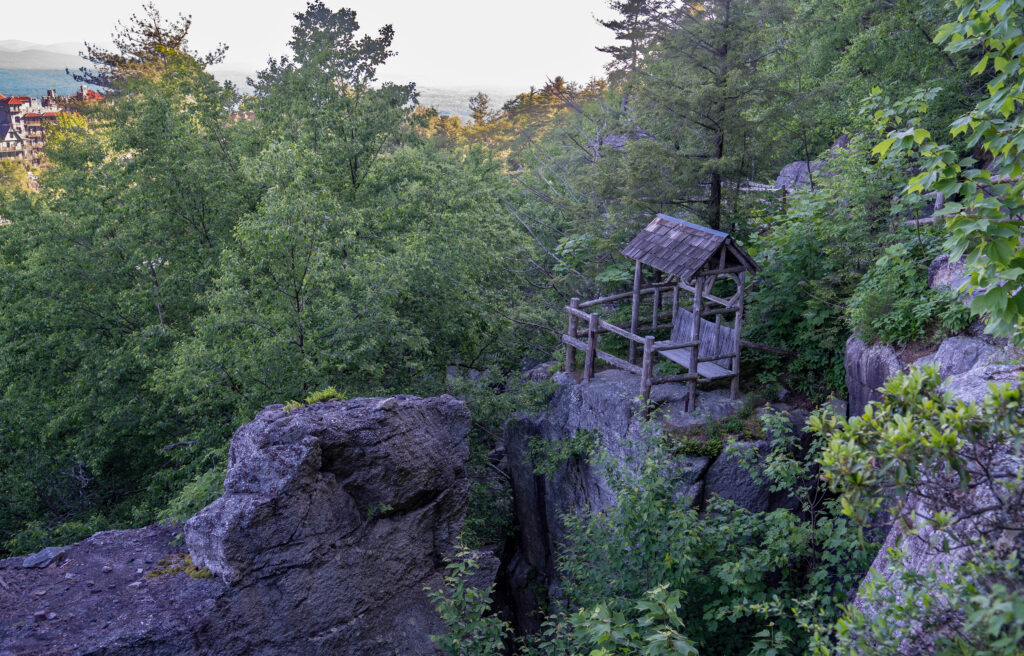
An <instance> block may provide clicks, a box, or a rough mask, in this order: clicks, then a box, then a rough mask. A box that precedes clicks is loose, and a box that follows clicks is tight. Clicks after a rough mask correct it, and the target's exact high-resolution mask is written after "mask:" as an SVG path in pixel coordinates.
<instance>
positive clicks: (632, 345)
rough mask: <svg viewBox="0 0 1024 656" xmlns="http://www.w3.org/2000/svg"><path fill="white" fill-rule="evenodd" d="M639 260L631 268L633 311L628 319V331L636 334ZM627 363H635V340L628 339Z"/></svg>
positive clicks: (638, 307) (638, 316) (638, 298)
mask: <svg viewBox="0 0 1024 656" xmlns="http://www.w3.org/2000/svg"><path fill="white" fill-rule="evenodd" d="M640 266H641V265H640V260H637V261H636V268H635V269H634V270H633V312H632V315H631V318H630V321H629V332H631V333H633V334H634V335H636V334H637V332H636V331H637V328H638V326H639V322H640ZM629 363H630V364H636V342H634V341H633V340H629Z"/></svg>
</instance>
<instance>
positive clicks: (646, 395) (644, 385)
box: [640, 335, 654, 404]
mask: <svg viewBox="0 0 1024 656" xmlns="http://www.w3.org/2000/svg"><path fill="white" fill-rule="evenodd" d="M653 382H654V335H648V336H647V337H645V338H644V364H643V368H642V369H641V370H640V396H641V397H643V400H644V404H646V403H647V400H648V399H650V398H651V384H652V383H653Z"/></svg>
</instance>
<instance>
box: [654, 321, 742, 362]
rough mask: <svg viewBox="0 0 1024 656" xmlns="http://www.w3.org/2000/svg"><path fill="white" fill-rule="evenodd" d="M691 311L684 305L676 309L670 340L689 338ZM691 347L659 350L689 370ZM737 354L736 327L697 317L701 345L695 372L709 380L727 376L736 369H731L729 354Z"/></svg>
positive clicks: (680, 341) (675, 341)
mask: <svg viewBox="0 0 1024 656" xmlns="http://www.w3.org/2000/svg"><path fill="white" fill-rule="evenodd" d="M692 335H693V312H691V311H690V310H688V309H687V308H679V310H678V311H677V312H676V317H675V321H674V322H673V325H672V336H671V338H670V339H669V342H670V343H685V342H688V341H690V340H692ZM690 348H692V347H680V348H678V349H673V348H671V345H669V348H668V349H664V350H663V348H659V349H658V351H659V352H660V353H661V354H662V355H663V356H665V357H666V358H668V359H669V360H671V361H672V362H675V363H676V364H678V365H681V366H683V367H685V368H686V370H687V371H689V370H690V362H691V357H690V356H691V353H690ZM735 353H736V330H735V329H733V328H730V327H729V326H725V325H722V324H716V323H715V322H713V321H708V320H707V319H701V320H700V346H699V347H698V349H697V358H698V360H703V362H698V363H697V373H698V374H700V375H701V376H702V377H704V378H707V379H708V380H716V379H719V378H729V377H730V376H734V375H735V373H736V372H734V371H732V356H733V355H734V354H735Z"/></svg>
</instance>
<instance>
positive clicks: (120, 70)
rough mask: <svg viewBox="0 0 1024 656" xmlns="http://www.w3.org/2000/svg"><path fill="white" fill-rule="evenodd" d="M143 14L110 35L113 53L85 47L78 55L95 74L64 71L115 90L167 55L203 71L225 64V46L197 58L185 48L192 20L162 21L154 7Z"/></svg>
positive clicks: (87, 70)
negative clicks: (187, 59)
mask: <svg viewBox="0 0 1024 656" xmlns="http://www.w3.org/2000/svg"><path fill="white" fill-rule="evenodd" d="M142 9H143V14H142V15H141V16H140V15H138V14H132V16H131V18H130V19H128V23H127V24H124V23H121V22H119V23H118V25H117V30H116V31H115V32H114V33H113V34H112V35H111V37H112V39H113V42H114V49H113V50H107V49H105V48H101V47H99V46H97V45H95V44H89V43H86V44H85V51H84V52H81V53H79V55H80V56H81V57H82V59H85V60H88V61H89V62H90V63H91V64H92V65H93V66H95V70H93V69H90V68H87V67H84V66H83V67H82V68H80V69H78V72H77V73H71V71H67V72H68V74H70V75H71V76H72V77H74V79H75V80H76V81H77V82H82V83H85V84H91V85H94V86H98V87H103V88H105V89H108V90H116V89H117V88H119V87H121V86H123V84H124V82H125V80H126V79H127V78H128V77H129V76H131V75H138V74H140V73H142V72H144V71H146V70H147V69H149V68H150V67H152V65H153V64H156V63H160V62H165V61H166V59H167V56H168V55H169V54H170V53H174V52H176V53H181V54H183V55H187V56H189V57H191V58H193V59H195V60H196V61H197V62H199V64H200V65H201V67H202V68H206V67H208V66H211V65H213V64H219V63H220V62H221V61H223V60H224V54H225V53H226V52H227V46H224V45H220V46H218V47H217V49H216V50H214V51H213V52H211V53H208V54H206V55H200V54H199V53H197V52H195V51H193V50H192V49H190V48H189V46H188V32H189V29H191V27H192V17H191V16H185V15H181V14H179V15H178V18H177V20H173V21H170V20H165V19H164V18H163V17H162V16H161V15H160V11H159V10H158V9H157V8H156V5H155V4H153V3H152V2H148V3H146V4H144V5H143V6H142Z"/></svg>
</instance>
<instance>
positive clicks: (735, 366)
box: [729, 273, 746, 400]
mask: <svg viewBox="0 0 1024 656" xmlns="http://www.w3.org/2000/svg"><path fill="white" fill-rule="evenodd" d="M745 282H746V274H744V273H740V274H739V276H737V278H736V286H737V288H738V289H737V290H736V302H737V303H739V307H738V308H736V320H735V322H734V326H733V329H734V330H735V331H736V333H735V334H736V355H734V356H733V357H732V373H733V376H732V385H731V386H730V387H729V396H730V398H732V399H733V400H735V399H737V398H738V397H739V395H740V349H741V346H740V344H741V343H742V342H743V340H742V337H743V333H742V331H743V296H744V291H745V290H744V287H745Z"/></svg>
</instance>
